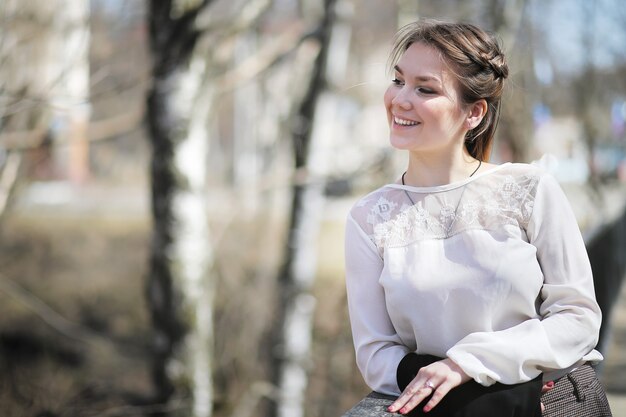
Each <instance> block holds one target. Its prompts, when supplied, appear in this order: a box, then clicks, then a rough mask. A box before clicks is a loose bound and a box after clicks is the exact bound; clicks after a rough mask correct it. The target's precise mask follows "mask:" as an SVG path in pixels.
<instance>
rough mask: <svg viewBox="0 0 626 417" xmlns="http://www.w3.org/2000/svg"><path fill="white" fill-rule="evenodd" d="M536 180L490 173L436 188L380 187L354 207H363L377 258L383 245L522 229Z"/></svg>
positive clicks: (534, 176)
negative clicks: (452, 186) (454, 185)
mask: <svg viewBox="0 0 626 417" xmlns="http://www.w3.org/2000/svg"><path fill="white" fill-rule="evenodd" d="M502 174H504V175H502ZM538 182H539V175H537V173H536V172H531V173H526V174H524V175H511V174H510V173H509V174H505V173H500V175H498V173H496V174H493V175H488V176H486V177H485V178H481V179H478V180H476V181H473V182H470V183H468V184H465V185H463V186H462V187H459V188H455V189H451V190H447V191H441V192H430V193H429V192H421V191H418V192H413V191H408V190H406V191H405V189H399V188H395V187H383V188H381V189H380V190H378V191H376V192H374V193H372V194H370V195H369V196H368V197H366V198H365V199H363V200H361V201H360V202H359V204H357V207H362V208H363V209H365V210H367V215H366V219H365V220H366V223H367V225H368V226H369V227H365V228H364V229H365V230H366V233H367V234H368V235H369V237H370V239H371V240H372V241H373V242H374V243H375V245H376V246H377V248H378V250H379V253H380V254H381V256H382V254H383V252H384V248H386V247H398V246H404V245H407V244H410V243H412V242H416V241H420V240H426V239H447V238H449V237H451V236H454V235H455V234H457V233H460V232H463V231H466V230H469V229H483V230H495V229H497V228H500V227H502V226H504V225H517V226H519V227H520V228H522V229H524V230H525V229H526V227H527V225H528V222H529V220H530V216H531V214H532V211H533V204H534V200H535V193H536V189H537V184H538ZM413 202H414V204H413Z"/></svg>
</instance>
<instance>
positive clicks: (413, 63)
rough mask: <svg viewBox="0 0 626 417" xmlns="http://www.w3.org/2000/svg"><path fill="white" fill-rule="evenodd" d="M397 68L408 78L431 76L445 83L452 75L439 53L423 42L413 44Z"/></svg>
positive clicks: (399, 61) (403, 55)
mask: <svg viewBox="0 0 626 417" xmlns="http://www.w3.org/2000/svg"><path fill="white" fill-rule="evenodd" d="M397 66H398V67H399V69H400V70H401V71H402V73H403V74H405V75H407V76H423V75H431V76H436V77H437V78H439V79H441V80H442V81H443V79H444V77H445V78H449V77H450V76H451V75H452V74H451V72H450V70H449V69H448V67H447V65H446V64H445V62H444V61H443V58H442V57H441V54H440V53H439V51H437V50H436V49H435V48H433V47H432V46H429V45H426V44H424V43H421V42H415V43H413V44H411V45H410V46H409V47H408V49H407V50H406V51H405V52H404V54H402V56H401V57H400V60H398V63H397Z"/></svg>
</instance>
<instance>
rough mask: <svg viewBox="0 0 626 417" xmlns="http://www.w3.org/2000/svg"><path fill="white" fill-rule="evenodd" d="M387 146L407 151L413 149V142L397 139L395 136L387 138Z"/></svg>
mask: <svg viewBox="0 0 626 417" xmlns="http://www.w3.org/2000/svg"><path fill="white" fill-rule="evenodd" d="M389 144H390V145H391V146H393V147H394V148H396V149H398V150H401V151H409V150H411V149H413V148H414V147H415V143H414V140H411V139H407V138H401V137H400V138H399V137H396V136H395V135H391V136H389Z"/></svg>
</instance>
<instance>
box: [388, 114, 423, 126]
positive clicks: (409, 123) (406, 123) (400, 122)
mask: <svg viewBox="0 0 626 417" xmlns="http://www.w3.org/2000/svg"><path fill="white" fill-rule="evenodd" d="M393 122H394V123H395V124H397V125H400V126H417V125H418V124H419V123H418V122H415V121H413V120H406V119H400V118H399V117H396V116H394V117H393Z"/></svg>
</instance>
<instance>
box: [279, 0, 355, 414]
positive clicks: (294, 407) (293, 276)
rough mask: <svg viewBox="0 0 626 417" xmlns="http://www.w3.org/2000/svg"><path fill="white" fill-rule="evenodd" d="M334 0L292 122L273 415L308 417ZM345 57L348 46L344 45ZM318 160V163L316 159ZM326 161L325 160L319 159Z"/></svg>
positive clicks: (324, 16) (316, 34)
mask: <svg viewBox="0 0 626 417" xmlns="http://www.w3.org/2000/svg"><path fill="white" fill-rule="evenodd" d="M336 3H337V1H336V0H325V1H324V9H323V14H322V17H321V20H320V22H319V25H318V27H317V28H316V30H315V31H314V32H313V33H312V34H311V37H312V38H313V39H314V40H315V41H316V42H317V44H318V45H317V46H318V47H317V48H316V49H314V50H315V51H316V54H317V56H316V58H315V61H314V64H313V69H312V72H311V75H310V78H309V80H308V83H307V87H306V92H305V94H304V97H303V98H302V101H301V102H300V104H299V105H298V106H297V107H295V112H294V114H293V116H292V117H291V120H293V121H294V123H293V125H292V126H291V128H292V130H291V140H292V149H293V163H294V169H295V173H296V181H295V182H294V184H293V186H292V200H291V207H290V220H289V232H288V238H287V242H286V246H285V254H284V261H283V265H282V267H281V269H280V272H279V281H278V284H279V288H278V291H279V294H278V297H279V298H278V303H277V311H276V318H275V323H276V327H275V329H274V333H273V341H272V345H273V349H274V357H273V361H272V366H271V370H272V380H273V383H274V384H275V385H276V386H277V387H278V397H277V399H276V402H275V403H274V404H273V407H272V411H271V415H273V416H280V417H301V416H304V400H305V392H306V388H307V374H308V362H309V361H310V351H311V338H312V331H313V328H312V327H313V311H314V307H315V299H314V297H313V295H312V294H311V289H312V284H313V280H314V278H315V273H316V268H315V265H316V256H315V254H316V248H317V244H316V243H317V234H318V231H319V228H320V222H321V217H320V216H321V212H322V206H323V199H324V186H325V183H324V178H323V177H322V176H320V175H318V176H316V175H315V174H319V173H320V172H319V167H316V166H315V164H316V163H319V162H320V155H315V152H312V151H311V150H312V148H314V146H315V144H313V143H312V139H313V137H314V136H313V134H314V129H315V128H319V125H318V123H316V122H319V119H318V118H319V112H318V109H319V106H320V102H319V101H320V97H321V96H322V94H323V92H324V90H325V89H326V86H327V82H328V77H329V72H328V65H329V62H328V57H329V51H330V44H331V35H332V33H333V26H334V24H335V20H336V10H335V8H336ZM342 47H343V48H344V49H345V50H344V51H343V52H342V53H347V50H348V48H347V45H343V46H342ZM313 155H315V160H313V158H312V156H313ZM321 160H324V156H322V157H321Z"/></svg>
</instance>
